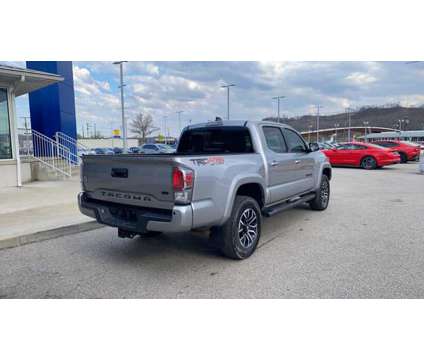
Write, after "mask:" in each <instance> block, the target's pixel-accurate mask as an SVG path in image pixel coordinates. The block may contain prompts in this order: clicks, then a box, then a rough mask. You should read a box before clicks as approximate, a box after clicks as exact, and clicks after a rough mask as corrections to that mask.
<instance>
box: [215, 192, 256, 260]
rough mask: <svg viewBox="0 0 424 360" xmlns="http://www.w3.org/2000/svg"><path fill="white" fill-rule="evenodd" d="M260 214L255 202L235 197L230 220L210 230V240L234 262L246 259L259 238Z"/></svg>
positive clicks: (242, 197) (254, 248)
mask: <svg viewBox="0 0 424 360" xmlns="http://www.w3.org/2000/svg"><path fill="white" fill-rule="evenodd" d="M261 225H262V214H261V209H260V208H259V205H258V203H257V201H256V200H255V199H253V198H251V197H249V196H236V199H235V201H234V205H233V209H232V211H231V215H230V218H229V219H228V220H227V221H226V222H225V224H224V225H222V226H215V227H213V228H212V229H211V233H210V236H211V240H212V241H213V242H214V243H215V244H217V245H218V247H219V248H220V250H221V251H222V253H223V254H224V255H225V256H227V257H229V258H231V259H236V260H242V259H246V258H248V257H249V256H250V255H252V254H253V252H254V251H255V250H256V247H257V245H258V242H259V238H260V236H261Z"/></svg>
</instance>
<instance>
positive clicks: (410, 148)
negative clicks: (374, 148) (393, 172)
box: [373, 140, 421, 163]
mask: <svg viewBox="0 0 424 360" xmlns="http://www.w3.org/2000/svg"><path fill="white" fill-rule="evenodd" d="M373 144H376V145H379V146H383V147H385V148H388V149H390V150H394V151H397V152H398V153H399V155H400V162H401V163H406V162H407V161H408V160H419V158H420V153H421V148H420V145H418V144H414V143H410V142H406V141H396V140H379V141H374V142H373Z"/></svg>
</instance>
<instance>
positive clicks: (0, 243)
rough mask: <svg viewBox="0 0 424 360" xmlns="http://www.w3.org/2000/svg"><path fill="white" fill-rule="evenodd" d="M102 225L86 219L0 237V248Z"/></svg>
mask: <svg viewBox="0 0 424 360" xmlns="http://www.w3.org/2000/svg"><path fill="white" fill-rule="evenodd" d="M101 227H104V225H102V224H99V223H98V222H96V221H87V222H83V223H79V224H73V225H67V226H62V227H58V228H54V229H50V230H44V231H39V232H36V233H32V234H25V235H19V236H15V237H11V238H6V239H0V250H2V249H8V248H13V247H17V246H22V245H26V244H31V243H34V242H39V241H44V240H50V239H54V238H58V237H61V236H65V235H72V234H77V233H80V232H84V231H90V230H95V229H99V228H101Z"/></svg>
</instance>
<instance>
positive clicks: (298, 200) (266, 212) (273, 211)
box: [262, 193, 316, 217]
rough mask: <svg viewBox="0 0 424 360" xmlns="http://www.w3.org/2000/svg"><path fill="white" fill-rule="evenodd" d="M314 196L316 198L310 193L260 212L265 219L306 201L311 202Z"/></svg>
mask: <svg viewBox="0 0 424 360" xmlns="http://www.w3.org/2000/svg"><path fill="white" fill-rule="evenodd" d="M315 196H316V195H315V193H310V194H306V195H303V196H296V197H294V198H291V199H289V200H287V201H285V202H283V203H280V204H277V205H274V206H270V207H268V208H265V209H263V210H262V213H263V214H264V216H267V217H269V216H273V215H275V214H277V213H279V212H281V211H284V210H287V209H290V208H292V207H294V206H296V205H299V204H303V203H305V202H307V201H310V200H313V199H314V198H315Z"/></svg>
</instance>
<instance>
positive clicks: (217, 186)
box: [78, 121, 332, 259]
mask: <svg viewBox="0 0 424 360" xmlns="http://www.w3.org/2000/svg"><path fill="white" fill-rule="evenodd" d="M318 150H319V148H318V144H316V143H311V144H308V143H307V142H306V141H305V140H304V139H303V138H302V136H301V135H300V134H299V133H298V132H297V131H295V130H294V129H293V128H291V127H290V126H287V125H284V124H280V123H274V122H265V121H261V122H259V121H258V122H255V121H224V122H223V121H214V122H209V123H204V124H198V125H190V126H188V127H186V128H185V129H184V130H183V132H182V134H181V137H180V141H179V144H178V148H177V149H176V152H175V153H174V154H154V155H153V154H152V155H150V154H149V155H145V154H119V155H84V156H83V159H82V165H81V182H82V192H81V193H80V194H79V195H78V203H79V208H80V211H81V212H82V213H83V214H85V215H87V216H90V217H93V218H95V219H96V220H97V221H98V222H99V223H102V224H105V225H108V226H112V227H116V228H118V234H119V236H121V237H133V236H135V235H141V236H147V235H152V234H156V233H160V232H169V233H171V232H182V231H190V230H195V229H205V228H206V229H210V237H211V240H212V241H213V242H214V243H215V244H216V245H218V247H219V248H220V249H221V250H222V252H223V254H224V255H226V256H228V257H230V258H233V259H244V258H247V257H249V256H250V255H251V254H252V253H253V252H254V251H255V249H256V247H257V245H258V241H259V239H260V236H261V226H262V217H263V216H271V215H274V214H276V213H279V212H280V211H283V210H286V209H289V208H291V207H294V206H296V205H298V204H301V203H308V204H309V206H310V207H311V208H312V209H313V210H325V209H326V208H327V206H328V203H329V199H330V179H331V175H332V169H331V165H330V163H329V162H328V159H327V158H326V156H325V155H324V154H323V153H322V152H320V151H318Z"/></svg>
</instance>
